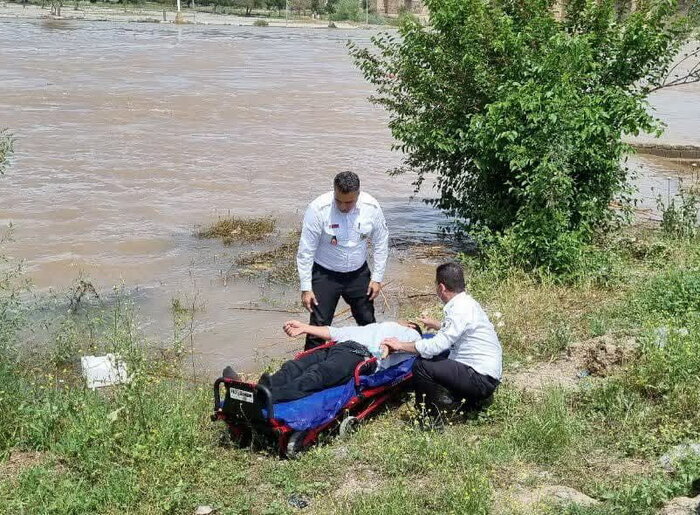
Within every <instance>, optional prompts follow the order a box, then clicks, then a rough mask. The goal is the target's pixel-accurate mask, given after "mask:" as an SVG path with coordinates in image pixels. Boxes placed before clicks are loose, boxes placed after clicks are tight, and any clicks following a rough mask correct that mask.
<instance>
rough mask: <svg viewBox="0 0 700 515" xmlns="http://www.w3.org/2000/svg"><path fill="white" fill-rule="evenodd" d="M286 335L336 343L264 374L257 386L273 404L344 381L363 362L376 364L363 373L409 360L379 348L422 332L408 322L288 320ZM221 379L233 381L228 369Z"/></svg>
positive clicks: (416, 335)
mask: <svg viewBox="0 0 700 515" xmlns="http://www.w3.org/2000/svg"><path fill="white" fill-rule="evenodd" d="M283 329H284V332H285V333H287V335H288V336H291V337H297V336H300V335H304V334H308V335H311V336H316V337H318V338H323V339H324V340H332V341H335V342H337V343H336V344H335V345H333V346H331V347H328V348H325V349H319V350H316V351H313V352H310V353H309V354H306V355H304V356H302V357H301V358H299V359H296V360H289V361H287V362H285V363H284V364H283V365H282V366H281V367H280V369H279V370H278V371H277V372H275V373H274V374H272V375H270V374H267V373H265V374H263V375H262V376H260V379H259V380H258V384H262V385H264V386H266V387H267V388H268V389H269V390H270V392H271V393H272V400H273V402H275V403H277V402H285V401H293V400H296V399H300V398H302V397H306V396H307V395H310V394H312V393H314V392H318V391H320V390H324V389H326V388H330V387H332V386H337V385H339V384H343V383H345V382H347V381H348V380H349V379H350V378H351V377H352V376H353V373H354V371H355V367H356V366H357V365H358V364H359V363H360V362H361V361H363V360H365V359H367V358H370V357H376V358H377V364H376V365H372V368H371V369H370V370H365V371H363V372H364V373H372V372H374V371H376V370H378V369H385V368H389V367H391V366H394V365H396V364H398V363H400V362H401V361H403V360H405V359H408V358H410V357H411V354H409V353H403V352H395V353H392V354H390V355H389V349H388V347H386V346H383V345H381V342H382V340H384V339H385V338H397V339H399V340H401V341H412V342H416V341H419V340H420V339H421V337H422V336H421V330H420V327H419V326H418V325H417V324H414V323H411V322H405V323H397V322H380V323H374V324H369V325H365V326H361V327H358V326H351V327H332V326H321V327H317V326H312V325H309V324H305V323H303V322H299V321H298V320H290V321H288V322H286V323H285V324H284V326H283ZM224 377H231V378H233V379H236V378H237V376H236V374H235V372H234V371H233V369H232V368H231V367H226V368H225V369H224Z"/></svg>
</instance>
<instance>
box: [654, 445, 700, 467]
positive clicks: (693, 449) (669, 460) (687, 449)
mask: <svg viewBox="0 0 700 515" xmlns="http://www.w3.org/2000/svg"><path fill="white" fill-rule="evenodd" d="M688 456H700V443H684V444H681V445H676V446H675V447H673V448H672V449H671V450H670V451H668V452H667V453H666V454H664V455H663V456H661V457H660V458H659V463H661V466H662V467H663V468H665V469H666V470H667V471H668V472H674V471H675V470H676V463H677V462H678V461H679V460H681V459H683V458H686V457H688Z"/></svg>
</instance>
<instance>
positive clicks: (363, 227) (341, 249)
mask: <svg viewBox="0 0 700 515" xmlns="http://www.w3.org/2000/svg"><path fill="white" fill-rule="evenodd" d="M369 239H371V240H372V245H373V247H374V263H373V266H372V280H373V281H377V282H382V279H383V278H384V270H385V269H386V260H387V257H388V256H389V232H388V231H387V228H386V220H384V213H382V208H381V207H379V203H378V202H377V201H376V200H375V199H374V197H372V196H371V195H369V194H367V193H364V192H360V195H359V197H358V199H357V204H356V205H355V207H354V208H353V209H352V210H351V211H350V212H348V213H342V212H341V211H340V210H339V209H338V207H337V206H336V203H335V195H334V193H333V192H332V191H331V192H329V193H324V194H323V195H321V196H320V197H318V198H317V199H316V200H314V201H313V202H311V204H309V207H308V208H307V209H306V214H305V215H304V225H303V226H302V229H301V239H300V240H299V252H298V253H297V269H298V271H299V280H300V282H301V290H302V291H311V268H312V267H313V264H314V261H315V262H316V263H318V264H319V265H321V266H322V267H324V268H327V269H328V270H333V271H334V272H353V271H355V270H357V269H359V268H360V267H362V265H363V264H364V263H365V261H367V241H368V240H369Z"/></svg>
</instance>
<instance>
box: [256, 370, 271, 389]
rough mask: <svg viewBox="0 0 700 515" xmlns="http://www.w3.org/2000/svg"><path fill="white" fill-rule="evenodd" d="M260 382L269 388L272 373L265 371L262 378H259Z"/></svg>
mask: <svg viewBox="0 0 700 515" xmlns="http://www.w3.org/2000/svg"><path fill="white" fill-rule="evenodd" d="M258 384H261V385H263V386H266V387H267V388H269V387H270V374H268V373H267V372H265V373H264V374H262V375H261V376H260V379H258Z"/></svg>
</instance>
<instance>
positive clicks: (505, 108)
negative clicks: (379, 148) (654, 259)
mask: <svg viewBox="0 0 700 515" xmlns="http://www.w3.org/2000/svg"><path fill="white" fill-rule="evenodd" d="M426 4H427V6H428V8H429V11H430V23H429V25H428V26H423V25H421V24H420V23H418V22H417V21H415V20H410V19H409V20H407V21H406V23H404V24H403V25H402V26H401V28H400V30H399V35H394V34H381V35H379V36H377V37H375V38H373V40H372V43H373V44H372V46H371V47H370V48H363V47H360V46H357V45H352V44H351V45H350V47H351V48H350V52H351V55H352V56H353V58H354V60H355V62H356V64H357V65H358V66H359V67H360V69H361V70H362V72H363V73H364V76H365V78H366V79H367V80H369V81H370V82H371V83H372V84H374V85H375V86H376V87H377V94H376V95H375V96H374V97H372V100H373V101H375V102H376V103H378V104H381V105H383V106H384V107H385V108H386V109H387V110H388V111H389V114H390V122H389V127H390V129H391V132H392V134H393V136H394V138H395V139H396V140H397V141H398V143H397V145H396V148H398V149H400V150H401V151H403V153H404V155H405V159H404V164H403V166H402V167H400V168H399V169H397V170H394V171H393V173H401V172H405V171H409V170H410V171H413V172H415V173H416V174H417V179H416V182H415V184H416V186H417V187H420V186H421V184H422V183H423V182H424V181H425V180H426V179H427V178H429V177H430V178H432V177H433V176H434V177H435V185H436V189H437V191H438V193H439V198H437V199H436V200H435V201H434V203H435V204H436V205H437V207H440V208H442V209H445V210H447V211H448V212H450V213H451V214H453V215H455V216H456V217H457V218H458V219H460V220H461V221H462V222H463V223H464V224H466V226H467V227H468V231H470V232H471V233H472V234H477V233H478V234H481V235H482V236H487V238H486V239H487V240H488V241H490V242H491V243H496V244H497V245H498V247H499V249H500V251H501V252H502V253H505V254H507V255H508V257H509V259H510V260H511V262H512V264H515V265H518V266H522V267H525V268H536V269H544V270H547V271H551V272H555V273H566V272H567V271H569V270H571V269H572V267H575V266H577V264H578V263H579V262H580V259H581V255H582V252H583V249H584V248H585V247H586V245H587V244H588V242H589V241H590V240H591V238H592V236H593V235H594V233H595V231H596V230H598V229H601V228H602V229H604V228H606V227H608V226H610V224H611V222H612V221H613V218H614V214H613V211H612V210H611V208H610V204H611V202H612V201H613V200H615V199H617V198H620V197H621V196H623V195H624V193H625V192H626V189H627V186H628V173H627V170H626V168H625V167H624V164H623V163H622V161H623V158H624V156H625V155H626V154H627V153H628V152H629V151H630V147H629V146H628V145H627V144H625V143H624V142H623V139H622V138H623V136H624V135H627V134H637V133H638V132H640V131H649V132H658V131H660V129H661V125H660V123H659V122H657V121H656V120H655V119H654V118H653V117H652V116H651V115H650V114H649V112H648V105H647V101H646V97H647V95H648V93H649V91H650V90H651V89H652V88H654V87H657V86H659V85H661V84H662V83H663V81H664V78H665V76H666V74H667V72H668V70H669V68H670V66H671V64H672V62H673V58H674V56H675V55H676V53H677V51H678V48H679V45H680V44H681V42H682V41H683V39H684V37H685V36H686V34H687V24H686V23H684V22H683V21H682V20H677V19H675V16H676V12H677V11H676V9H675V4H674V3H673V1H672V0H669V1H666V0H664V1H644V2H642V3H639V4H638V5H637V10H635V11H634V12H631V13H630V12H620V10H618V8H617V7H616V2H615V1H613V0H575V1H573V2H571V3H570V4H569V5H568V6H567V8H566V9H565V12H564V14H563V15H562V16H561V19H558V17H557V16H556V15H555V13H554V11H553V5H552V3H551V2H550V1H547V0H518V1H514V0H426Z"/></svg>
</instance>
